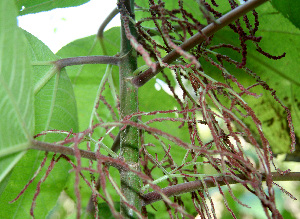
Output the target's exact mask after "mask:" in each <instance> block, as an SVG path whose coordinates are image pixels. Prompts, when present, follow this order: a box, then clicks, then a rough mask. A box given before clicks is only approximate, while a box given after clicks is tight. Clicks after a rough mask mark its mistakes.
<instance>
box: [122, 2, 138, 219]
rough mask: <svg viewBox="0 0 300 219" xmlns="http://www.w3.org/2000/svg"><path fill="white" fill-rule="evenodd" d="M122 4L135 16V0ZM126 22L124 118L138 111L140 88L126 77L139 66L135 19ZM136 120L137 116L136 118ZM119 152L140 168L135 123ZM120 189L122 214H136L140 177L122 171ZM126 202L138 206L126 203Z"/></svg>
mask: <svg viewBox="0 0 300 219" xmlns="http://www.w3.org/2000/svg"><path fill="white" fill-rule="evenodd" d="M119 7H121V8H122V9H123V10H124V9H125V10H127V11H128V12H129V14H130V16H131V17H132V18H133V19H134V1H133V0H123V1H122V0H120V1H119ZM128 25H129V26H126V23H125V21H124V20H123V19H122V24H121V36H122V40H121V56H123V58H122V59H121V62H120V111H121V116H120V117H121V119H123V118H124V117H125V116H127V115H130V114H133V113H136V112H137V111H138V91H137V88H136V87H135V86H134V85H133V84H132V83H131V81H129V80H128V79H127V78H129V77H132V74H133V72H134V71H135V70H136V69H137V56H136V52H135V50H133V49H132V46H131V44H130V40H129V39H127V36H126V30H125V28H127V31H128V28H129V30H130V32H131V34H132V35H133V36H135V37H136V35H137V34H136V30H135V28H134V26H133V24H132V23H129V24H128ZM133 121H134V122H137V118H134V119H133ZM120 134H121V135H120V154H121V156H122V157H123V158H124V160H125V162H126V163H127V164H128V165H129V166H130V167H131V168H133V169H135V170H139V169H140V166H139V130H138V129H137V128H136V127H132V126H127V127H126V128H125V129H124V130H122V131H121V133H120ZM120 174H121V190H122V193H123V195H124V197H125V198H126V199H127V200H121V214H122V215H123V216H124V217H125V218H137V212H141V201H140V194H139V192H140V189H141V180H140V178H139V177H138V176H137V175H136V174H135V173H133V172H130V171H121V172H120ZM125 202H127V203H128V204H130V205H131V206H133V207H134V208H135V210H133V209H132V208H131V207H129V206H128V205H126V204H125Z"/></svg>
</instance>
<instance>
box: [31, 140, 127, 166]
mask: <svg viewBox="0 0 300 219" xmlns="http://www.w3.org/2000/svg"><path fill="white" fill-rule="evenodd" d="M29 149H36V150H40V151H47V152H54V153H60V154H64V155H72V156H75V150H74V148H72V147H67V146H63V145H58V144H55V143H48V142H42V141H37V140H32V141H31V147H30V148H29ZM79 152H80V156H81V157H83V158H87V159H89V160H95V161H99V159H97V157H96V153H94V152H92V151H86V150H81V149H79ZM99 158H100V160H101V161H103V162H104V163H106V164H107V165H109V166H113V167H115V168H117V169H118V170H121V169H124V167H123V166H122V165H121V164H118V162H114V161H116V159H114V158H111V157H108V156H104V155H99Z"/></svg>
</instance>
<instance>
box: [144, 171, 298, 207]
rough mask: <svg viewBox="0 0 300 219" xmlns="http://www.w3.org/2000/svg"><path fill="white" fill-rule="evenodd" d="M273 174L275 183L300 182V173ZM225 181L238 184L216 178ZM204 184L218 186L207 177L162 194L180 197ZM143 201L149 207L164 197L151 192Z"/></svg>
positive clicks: (241, 177) (227, 179) (220, 183)
mask: <svg viewBox="0 0 300 219" xmlns="http://www.w3.org/2000/svg"><path fill="white" fill-rule="evenodd" d="M271 174H272V178H273V180H274V181H299V180H300V172H292V173H288V174H285V175H282V174H279V173H277V172H273V173H271ZM237 176H238V177H239V178H240V179H242V180H246V178H245V176H243V175H241V174H238V175H237ZM224 179H226V181H227V182H228V184H237V183H238V182H237V181H235V180H234V179H233V178H231V177H230V176H225V177H224V176H220V177H216V178H215V181H216V182H217V183H218V184H219V185H220V186H223V185H226V183H225V180H224ZM262 180H263V181H265V178H263V179H262ZM202 182H205V184H206V188H211V187H215V186H216V184H215V183H214V181H213V180H212V179H211V178H210V177H207V178H205V179H203V180H202V181H201V180H196V181H192V182H187V183H182V184H177V185H174V186H169V187H166V188H163V189H162V192H163V194H164V195H166V196H167V197H172V196H175V195H180V194H184V193H188V192H193V191H196V190H201V189H203V188H204V185H203V183H202ZM142 199H143V203H142V205H143V206H145V205H149V204H152V203H154V202H157V201H160V200H162V196H161V194H159V193H158V192H150V193H147V194H145V195H143V198H142Z"/></svg>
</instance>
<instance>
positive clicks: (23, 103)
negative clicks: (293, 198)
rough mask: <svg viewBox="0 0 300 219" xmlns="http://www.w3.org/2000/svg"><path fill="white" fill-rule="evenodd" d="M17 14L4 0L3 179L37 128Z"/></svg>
mask: <svg viewBox="0 0 300 219" xmlns="http://www.w3.org/2000/svg"><path fill="white" fill-rule="evenodd" d="M16 16H17V11H16V8H15V5H14V3H13V2H11V1H1V2H0V97H1V101H0V115H1V123H0V183H2V181H3V180H4V178H5V177H6V176H7V174H9V172H10V171H11V170H12V168H13V167H14V166H15V165H16V163H17V162H18V161H19V160H20V158H21V157H22V155H23V154H24V152H22V151H23V150H25V149H26V148H27V147H28V146H29V144H30V140H31V137H32V135H33V130H34V101H33V87H32V69H31V68H30V62H29V59H28V48H27V45H26V39H25V37H24V35H23V33H22V32H21V31H20V29H19V28H18V27H17V20H16ZM6 181H7V179H6ZM1 187H2V184H1ZM3 187H4V185H3ZM0 194H1V192H0Z"/></svg>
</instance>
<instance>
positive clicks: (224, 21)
mask: <svg viewBox="0 0 300 219" xmlns="http://www.w3.org/2000/svg"><path fill="white" fill-rule="evenodd" d="M266 1H268V0H251V1H248V2H246V3H244V4H242V5H240V6H239V7H237V8H235V9H233V10H232V11H230V12H228V13H227V14H225V15H224V16H222V17H221V18H219V19H218V20H217V21H216V22H213V23H211V24H209V25H208V26H206V27H205V28H203V29H202V30H201V33H197V34H195V35H194V36H192V37H191V38H189V39H188V40H187V41H186V42H184V43H183V44H181V45H180V47H181V49H183V50H185V51H188V50H190V49H192V48H193V47H195V46H196V45H198V44H201V43H202V42H203V41H204V40H205V39H206V38H207V37H209V36H212V35H213V34H214V33H216V32H217V31H219V30H220V29H222V28H223V27H225V26H227V25H229V24H230V23H232V22H233V21H235V20H237V19H238V18H239V17H241V16H243V15H244V14H246V13H248V12H249V11H251V10H253V9H255V8H256V7H258V6H259V5H261V4H263V3H264V2H266ZM179 57H180V54H179V53H177V52H176V50H173V51H171V52H170V53H169V54H168V55H166V56H165V57H164V58H163V59H162V61H163V62H164V63H168V64H170V63H172V62H173V61H175V60H176V59H177V58H179ZM163 68H164V67H161V66H160V65H159V63H158V62H157V63H156V70H155V71H153V70H152V68H149V69H148V70H146V71H145V72H143V73H142V74H140V75H138V76H137V77H135V78H133V79H132V83H133V84H134V85H135V86H137V87H140V86H142V85H144V84H145V83H146V82H147V81H149V80H150V79H151V78H153V77H154V76H155V75H156V74H158V73H159V72H160V71H161V70H162V69H163Z"/></svg>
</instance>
